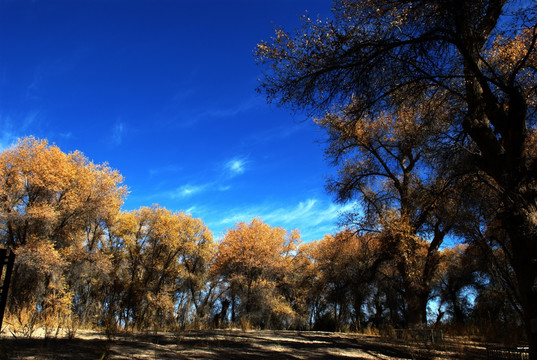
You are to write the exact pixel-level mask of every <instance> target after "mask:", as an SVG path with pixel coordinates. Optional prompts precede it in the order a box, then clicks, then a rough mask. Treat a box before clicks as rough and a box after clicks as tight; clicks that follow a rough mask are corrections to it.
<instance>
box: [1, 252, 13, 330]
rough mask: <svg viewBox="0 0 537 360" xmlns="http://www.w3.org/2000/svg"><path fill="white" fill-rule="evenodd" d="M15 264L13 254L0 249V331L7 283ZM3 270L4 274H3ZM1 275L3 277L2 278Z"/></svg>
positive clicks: (5, 302) (5, 301)
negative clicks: (0, 282)
mask: <svg viewBox="0 0 537 360" xmlns="http://www.w3.org/2000/svg"><path fill="white" fill-rule="evenodd" d="M14 263H15V253H14V252H13V251H9V252H8V250H7V249H0V281H2V279H3V281H2V284H1V285H0V331H1V330H2V321H3V319H4V310H5V308H6V304H7V293H8V290H9V281H10V280H11V272H12V271H13V264H14ZM4 268H5V273H4ZM2 275H3V277H2Z"/></svg>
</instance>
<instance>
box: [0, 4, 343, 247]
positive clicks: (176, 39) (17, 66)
mask: <svg viewBox="0 0 537 360" xmlns="http://www.w3.org/2000/svg"><path fill="white" fill-rule="evenodd" d="M330 6H331V1H329V0H323V1H315V0H308V1H305V0H296V1H292V0H272V1H268V0H242V1H238V0H229V1H224V0H212V1H196V0H177V1H171V0H169V1H149V0H147V1H127V0H121V1H120V0H112V1H105V0H95V1H89V0H84V1H82V0H65V1H60V0H42V1H22V0H12V1H6V0H0V147H1V148H5V147H7V146H9V145H10V144H12V143H13V142H14V141H16V139H17V138H19V137H22V136H27V135H34V136H36V137H38V138H46V139H48V140H49V141H50V142H51V143H55V144H57V145H58V146H59V147H60V148H61V149H62V150H63V151H65V152H71V151H73V150H80V151H82V152H83V153H84V154H85V155H86V156H87V157H88V158H89V159H91V160H92V161H94V162H96V163H103V162H108V163H109V165H110V166H111V167H112V168H115V169H117V170H119V171H120V173H121V174H122V175H123V176H124V177H125V184H126V185H127V186H128V187H129V189H130V194H129V196H128V198H127V199H126V202H125V205H124V209H125V210H132V209H136V208H138V207H140V206H144V205H147V206H150V205H151V204H159V205H161V206H164V207H166V208H168V209H171V210H174V211H181V210H184V211H186V212H189V213H191V214H192V215H193V216H194V217H199V218H201V219H202V220H203V221H204V222H205V223H206V224H207V225H208V226H209V227H210V228H211V230H213V232H214V234H215V236H216V237H219V236H221V234H222V233H223V232H224V231H225V229H226V228H231V227H233V226H234V224H235V223H236V222H237V221H250V220H251V219H252V218H253V217H254V216H259V217H261V218H262V219H263V220H264V221H265V222H267V223H269V224H270V225H272V226H282V227H284V228H286V229H289V230H290V229H294V228H298V229H300V230H301V232H302V235H303V239H304V240H306V241H309V240H313V239H319V238H321V237H322V236H323V235H324V234H325V233H330V232H334V231H335V230H336V226H335V225H336V222H337V220H338V213H339V211H340V210H341V208H342V207H341V205H337V204H334V203H333V202H332V201H331V196H330V195H329V194H327V193H326V192H325V190H324V184H325V178H326V176H329V175H330V174H331V173H332V172H333V171H334V169H332V168H330V167H329V166H328V164H327V162H326V161H325V160H324V155H323V145H322V143H320V141H322V139H323V133H322V132H321V131H320V130H318V129H317V128H316V127H315V125H314V124H312V122H311V121H306V119H305V116H304V115H302V114H292V113H291V112H290V111H289V110H288V109H281V108H278V107H276V106H274V105H269V104H267V103H266V101H265V98H264V97H263V96H262V95H258V94H256V92H255V88H256V86H257V84H258V80H257V79H258V78H260V77H261V71H262V69H261V68H260V67H258V66H256V64H255V61H254V56H253V51H254V49H255V45H256V44H257V43H258V42H260V41H261V40H268V39H269V37H270V36H271V35H272V33H273V28H274V26H282V27H284V28H286V29H293V28H295V27H297V26H298V24H299V18H300V15H302V14H304V13H305V11H306V10H308V13H309V15H310V16H312V17H313V16H316V15H317V14H320V16H321V17H323V18H324V17H326V16H328V15H329V12H330ZM347 207H348V206H347Z"/></svg>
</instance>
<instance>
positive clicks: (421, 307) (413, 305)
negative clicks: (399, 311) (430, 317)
mask: <svg viewBox="0 0 537 360" xmlns="http://www.w3.org/2000/svg"><path fill="white" fill-rule="evenodd" d="M428 299H429V292H428V291H423V290H419V289H415V288H413V287H409V288H407V289H406V291H405V302H406V306H407V324H408V328H410V329H416V328H420V327H423V326H425V325H427V301H428Z"/></svg>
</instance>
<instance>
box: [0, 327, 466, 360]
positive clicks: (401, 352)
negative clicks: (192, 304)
mask: <svg viewBox="0 0 537 360" xmlns="http://www.w3.org/2000/svg"><path fill="white" fill-rule="evenodd" d="M418 350H419V349H418ZM422 350H423V349H422ZM425 350H427V349H425ZM445 355H447V353H446V354H445ZM474 355H475V354H474ZM435 357H436V356H433V355H432V353H431V352H430V351H429V352H427V351H421V352H420V351H417V350H416V347H415V346H410V347H409V346H406V345H405V344H397V343H389V342H386V341H383V340H382V339H380V338H375V337H367V336H363V335H352V334H341V333H328V332H297V331H239V330H215V331H188V332H184V333H159V334H147V333H141V334H140V333H138V334H119V335H116V336H114V337H113V338H112V339H108V338H106V336H104V334H101V333H97V332H84V333H79V335H78V336H77V338H75V339H72V340H68V339H47V340H45V339H14V338H8V337H3V338H1V339H0V360H4V359H76V360H86V359H88V360H89V359H103V360H104V359H155V360H156V359H163V360H165V359H170V360H171V359H206V360H213V359H214V360H216V359H256V360H265V359H266V360H268V359H312V360H316V359H319V360H320V359H328V360H336V359H359V360H363V359H431V358H435ZM442 358H444V357H442ZM446 358H465V357H460V356H456V357H451V356H449V357H446Z"/></svg>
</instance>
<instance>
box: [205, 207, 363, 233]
mask: <svg viewBox="0 0 537 360" xmlns="http://www.w3.org/2000/svg"><path fill="white" fill-rule="evenodd" d="M355 205H356V204H355V203H350V204H346V205H337V204H333V203H331V202H330V203H328V202H326V201H321V200H318V199H306V200H304V201H300V202H299V203H298V204H295V205H290V206H283V207H278V206H277V205H275V204H268V205H265V206H257V207H247V208H242V209H234V210H231V211H229V212H228V214H230V215H228V216H227V217H225V218H223V219H215V221H214V222H211V221H209V222H208V223H207V224H208V225H209V226H210V227H211V228H212V229H213V230H214V231H215V232H218V231H220V232H221V231H223V230H224V228H232V227H233V226H235V224H236V223H237V222H239V221H244V222H249V221H251V220H252V219H253V218H254V217H260V218H261V219H262V220H263V221H265V222H267V223H268V224H270V225H271V226H281V227H284V228H286V229H288V230H291V229H295V228H296V229H299V230H300V232H301V234H302V238H303V239H305V240H306V241H310V240H315V239H320V238H322V237H323V236H324V235H325V234H330V233H334V232H336V231H337V230H338V226H337V220H338V218H339V216H340V215H341V214H342V213H344V212H347V211H351V210H352V209H353V208H354V207H355ZM207 215H208V214H207ZM207 215H205V216H207ZM220 215H221V213H220ZM211 217H212V218H214V217H213V216H208V217H207V218H208V219H210V218H211Z"/></svg>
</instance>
